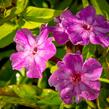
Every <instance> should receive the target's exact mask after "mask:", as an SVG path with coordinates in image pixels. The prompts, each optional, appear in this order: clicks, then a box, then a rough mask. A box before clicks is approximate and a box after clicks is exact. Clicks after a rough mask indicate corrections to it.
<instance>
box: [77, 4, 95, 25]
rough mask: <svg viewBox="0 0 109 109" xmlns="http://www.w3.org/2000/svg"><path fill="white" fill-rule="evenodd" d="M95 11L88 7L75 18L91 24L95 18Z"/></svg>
mask: <svg viewBox="0 0 109 109" xmlns="http://www.w3.org/2000/svg"><path fill="white" fill-rule="evenodd" d="M95 14H96V12H95V9H94V8H93V7H92V6H88V7H86V8H84V9H82V10H81V11H80V12H78V13H77V17H78V18H80V19H81V20H84V21H87V22H88V23H89V24H92V23H93V21H94V18H95Z"/></svg>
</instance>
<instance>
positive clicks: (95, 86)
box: [81, 77, 100, 91]
mask: <svg viewBox="0 0 109 109" xmlns="http://www.w3.org/2000/svg"><path fill="white" fill-rule="evenodd" d="M81 81H82V82H83V83H84V84H85V85H86V86H87V87H89V88H91V89H93V90H96V91H100V82H99V80H96V81H90V80H88V78H86V77H85V78H84V77H83V80H81Z"/></svg>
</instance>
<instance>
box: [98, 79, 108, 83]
mask: <svg viewBox="0 0 109 109" xmlns="http://www.w3.org/2000/svg"><path fill="white" fill-rule="evenodd" d="M99 81H101V82H104V83H108V84H109V79H105V78H99Z"/></svg>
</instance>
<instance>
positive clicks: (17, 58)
mask: <svg viewBox="0 0 109 109" xmlns="http://www.w3.org/2000/svg"><path fill="white" fill-rule="evenodd" d="M25 58H26V54H24V53H23V52H16V53H13V54H12V55H11V56H10V60H11V61H12V67H13V69H15V70H21V68H24V67H25V65H26V63H25Z"/></svg>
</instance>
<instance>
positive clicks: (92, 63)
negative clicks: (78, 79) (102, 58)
mask: <svg viewBox="0 0 109 109" xmlns="http://www.w3.org/2000/svg"><path fill="white" fill-rule="evenodd" d="M82 69H83V72H84V77H83V78H87V79H89V80H92V81H93V80H97V79H98V78H99V77H100V76H101V73H102V66H101V64H100V63H99V62H98V61H96V59H93V58H89V59H88V60H86V61H85V62H84V64H83V68H82Z"/></svg>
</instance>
